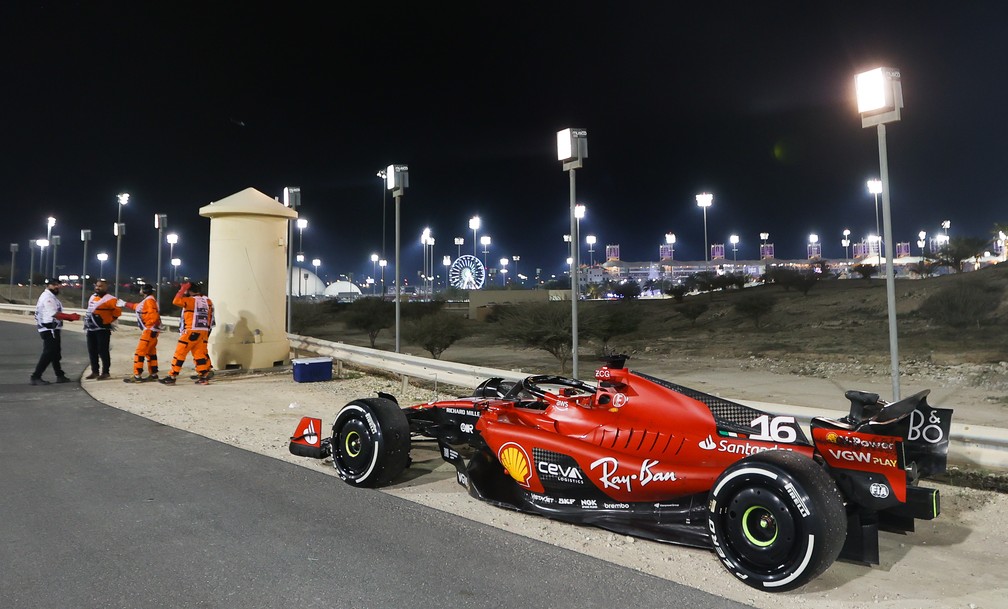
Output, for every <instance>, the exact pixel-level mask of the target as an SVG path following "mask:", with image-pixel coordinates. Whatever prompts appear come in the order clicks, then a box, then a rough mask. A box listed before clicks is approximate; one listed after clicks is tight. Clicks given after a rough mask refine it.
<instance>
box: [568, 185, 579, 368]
mask: <svg viewBox="0 0 1008 609" xmlns="http://www.w3.org/2000/svg"><path fill="white" fill-rule="evenodd" d="M568 173H569V174H570V224H571V229H570V230H571V246H572V247H571V377H572V378H577V377H578V270H579V269H578V251H579V250H580V249H581V248H580V247H578V246H577V243H578V239H579V237H578V221H577V217H576V216H575V212H574V206H575V205H576V203H575V202H574V194H575V191H576V187H575V178H574V168H573V167H571V168H570V170H569V171H568Z"/></svg>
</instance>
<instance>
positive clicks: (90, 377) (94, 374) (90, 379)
mask: <svg viewBox="0 0 1008 609" xmlns="http://www.w3.org/2000/svg"><path fill="white" fill-rule="evenodd" d="M84 378H86V379H87V380H89V381H93V380H94V379H96V378H98V373H97V372H92V373H91V374H89V375H87V376H85V377H84Z"/></svg>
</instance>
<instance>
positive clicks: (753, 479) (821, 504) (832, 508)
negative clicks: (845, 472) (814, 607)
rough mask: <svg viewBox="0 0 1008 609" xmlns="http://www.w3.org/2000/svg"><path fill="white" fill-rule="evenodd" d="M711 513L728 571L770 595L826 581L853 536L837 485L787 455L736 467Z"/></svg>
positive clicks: (721, 480)
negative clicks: (815, 580) (820, 578)
mask: <svg viewBox="0 0 1008 609" xmlns="http://www.w3.org/2000/svg"><path fill="white" fill-rule="evenodd" d="M709 510H710V511H709V515H708V525H709V529H710V534H711V543H712V545H713V546H714V551H715V552H717V554H718V557H719V558H720V559H721V562H722V563H723V564H724V566H725V568H726V569H728V571H729V572H730V573H732V574H734V575H735V576H736V577H738V578H739V579H741V580H742V581H743V582H745V583H746V584H748V585H750V586H752V587H754V588H758V589H760V590H763V591H766V592H783V591H785V590H792V589H794V588H797V587H799V586H802V585H804V584H806V583H808V582H809V581H810V580H812V579H813V578H815V577H817V576H818V575H820V574H821V573H822V572H823V571H825V570H826V569H827V568H828V567H829V566H830V565H831V564H833V561H835V560H836V558H837V556H839V554H840V550H841V549H842V548H843V545H844V541H845V539H846V537H847V513H846V511H845V510H844V505H843V501H842V499H841V498H840V494H839V492H838V491H837V488H836V484H834V482H833V480H832V479H831V478H830V477H829V475H828V474H827V473H826V472H825V471H823V469H822V468H821V467H820V466H819V465H818V464H817V463H816V462H815V461H813V460H812V459H811V458H809V457H805V456H803V455H800V454H797V453H793V452H790V451H785V450H771V451H766V452H762V453H757V454H755V455H752V456H750V457H746V458H745V459H742V460H740V461H737V462H736V463H734V464H732V466H731V467H729V468H728V469H726V470H725V471H724V472H723V473H722V474H721V476H720V477H718V480H717V482H716V483H715V484H714V488H713V489H712V490H711V492H710V506H709Z"/></svg>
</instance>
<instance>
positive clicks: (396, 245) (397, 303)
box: [392, 188, 402, 353]
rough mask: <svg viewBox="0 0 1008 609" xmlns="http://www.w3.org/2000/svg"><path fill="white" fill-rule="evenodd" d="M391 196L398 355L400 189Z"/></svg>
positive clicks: (396, 348)
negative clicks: (393, 199) (393, 219)
mask: <svg viewBox="0 0 1008 609" xmlns="http://www.w3.org/2000/svg"><path fill="white" fill-rule="evenodd" d="M392 196H393V197H394V198H395V352H396V353H399V345H400V342H399V320H400V319H401V317H400V315H401V306H402V303H401V298H400V294H399V291H400V286H399V271H400V265H399V243H400V242H399V217H400V216H399V204H400V201H401V200H402V189H401V188H397V189H395V190H394V191H392Z"/></svg>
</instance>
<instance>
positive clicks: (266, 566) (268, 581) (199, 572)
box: [0, 322, 746, 609]
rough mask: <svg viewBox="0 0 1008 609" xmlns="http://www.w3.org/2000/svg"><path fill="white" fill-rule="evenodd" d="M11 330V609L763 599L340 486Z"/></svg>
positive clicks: (1, 517)
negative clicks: (38, 376) (152, 409)
mask: <svg viewBox="0 0 1008 609" xmlns="http://www.w3.org/2000/svg"><path fill="white" fill-rule="evenodd" d="M0 344H3V345H5V347H6V348H5V349H3V350H2V352H0V607H3V608H4V609H19V608H29V607H30V608H33V609H38V608H50V607H51V608H65V607H77V608H90V607H94V608H103V609H104V608H119V607H121V608H124V609H125V608H130V609H133V608H159V607H171V608H177V607H228V608H234V607H241V608H257V607H263V608H273V607H276V608H280V607H294V608H298V607H352V608H355V609H356V608H369V607H408V606H425V607H430V606H443V607H493V608H499V607H522V608H525V607H528V608H535V607H543V608H546V607H550V608H559V607H572V608H575V607H576V608H585V609H587V608H591V607H656V608H657V607H682V608H687V607H698V608H699V607H703V608H710V609H713V608H729V607H732V608H735V607H745V606H746V605H741V604H739V603H736V602H732V601H728V600H725V599H721V598H718V597H716V596H711V595H709V594H706V593H704V592H700V591H698V590H694V589H692V588H689V587H687V586H682V585H679V584H676V583H673V582H669V581H666V580H663V579H660V578H656V577H652V576H649V575H645V574H642V573H639V572H637V571H633V570H630V569H626V568H623V567H619V566H616V565H614V564H612V563H608V562H605V561H604V560H600V559H597V558H592V557H588V556H585V555H582V554H579V553H576V552H571V551H567V550H563V549H560V548H556V547H554V546H551V545H549V544H546V543H541V542H537V541H534V540H530V539H527V538H524V537H520V536H517V535H513V534H510V533H507V532H504V531H500V530H498V529H495V528H492V527H487V526H483V525H480V524H477V523H474V522H472V521H469V520H465V519H461V518H459V517H457V516H452V515H449V514H445V513H443V512H439V511H437V510H433V509H431V508H427V507H424V506H420V505H417V504H414V503H411V502H409V501H406V500H403V499H400V498H397V497H393V496H390V495H387V494H385V493H377V492H369V491H362V490H357V489H353V488H350V487H348V486H346V485H343V484H334V482H333V478H332V477H330V476H326V475H324V474H321V473H316V472H312V471H310V470H308V469H306V468H303V467H298V466H296V465H292V464H289V463H284V462H282V461H277V460H274V459H270V458H268V457H264V456H261V455H258V454H255V453H251V452H247V451H244V450H239V449H236V448H233V447H230V446H227V445H225V444H221V443H219V442H216V441H213V440H209V439H207V438H204V437H202V436H199V435H196V434H192V433H188V432H185V431H181V430H178V429H174V428H171V427H167V426H165V425H161V424H158V423H155V422H152V421H149V420H147V419H144V418H141V417H138V416H136V415H133V414H129V413H126V412H123V411H120V410H117V409H114V408H111V407H109V406H106V405H104V404H102V403H100V402H97V401H95V400H94V399H92V398H91V397H90V396H89V395H88V394H87V393H86V392H85V391H83V390H82V389H81V387H80V384H79V383H77V382H74V383H67V384H63V385H56V384H53V385H49V386H44V387H34V386H31V385H29V384H28V377H29V375H30V374H31V371H32V369H33V368H34V365H35V362H36V361H37V358H38V355H39V353H40V352H41V347H42V341H41V340H39V338H38V336H37V333H36V332H35V331H34V328H32V327H31V326H27V325H22V324H11V323H3V322H0ZM63 357H64V359H63V367H64V369H65V370H66V371H67V373H68V375H69V376H70V377H71V378H74V379H76V378H77V377H78V374H79V371H81V370H83V369H84V367H85V365H86V360H87V356H86V347H85V345H84V337H83V335H81V334H80V333H76V332H64V333H63ZM46 377H47V378H49V380H52V378H53V374H52V371H51V370H49V371H47V373H46ZM114 381H115V380H110V381H109V382H114ZM487 509H497V508H491V507H488V508H487ZM599 558H604V557H599ZM724 576H725V577H728V575H727V574H724Z"/></svg>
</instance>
